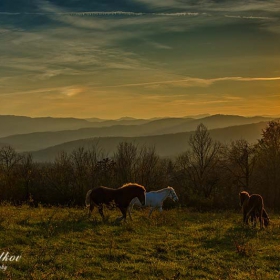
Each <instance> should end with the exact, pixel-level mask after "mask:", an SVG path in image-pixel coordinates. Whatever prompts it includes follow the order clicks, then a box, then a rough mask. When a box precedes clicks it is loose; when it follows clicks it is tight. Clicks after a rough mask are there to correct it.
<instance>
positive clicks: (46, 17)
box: [0, 0, 280, 119]
mask: <svg viewBox="0 0 280 280" xmlns="http://www.w3.org/2000/svg"><path fill="white" fill-rule="evenodd" d="M0 42H1V43H0V61H1V68H0V115H21V116H31V117H44V116H52V117H76V118H91V117H98V118H105V119H115V118H120V117H124V116H130V117H135V118H152V117H165V116H170V117H180V116H188V115H196V114H206V113H208V114H234V115H243V116H254V115H279V114H280V113H279V112H280V5H279V0H266V1H261V0H258V1H256V0H248V1H233V0H212V1H210V0H118V1H113V0H79V1H77V0H51V1H45V0H28V1H26V0H13V1H11V0H1V2H0Z"/></svg>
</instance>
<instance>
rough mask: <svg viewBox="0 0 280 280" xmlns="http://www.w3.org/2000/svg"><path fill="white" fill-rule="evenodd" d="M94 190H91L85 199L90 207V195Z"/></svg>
mask: <svg viewBox="0 0 280 280" xmlns="http://www.w3.org/2000/svg"><path fill="white" fill-rule="evenodd" d="M91 192H92V190H89V191H88V192H87V194H86V200H85V204H86V207H87V208H88V207H89V206H90V195H91Z"/></svg>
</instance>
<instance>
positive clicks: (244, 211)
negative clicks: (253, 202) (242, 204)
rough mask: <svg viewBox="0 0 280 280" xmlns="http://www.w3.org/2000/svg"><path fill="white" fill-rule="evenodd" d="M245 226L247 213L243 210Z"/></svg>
mask: <svg viewBox="0 0 280 280" xmlns="http://www.w3.org/2000/svg"><path fill="white" fill-rule="evenodd" d="M243 224H246V211H245V209H243Z"/></svg>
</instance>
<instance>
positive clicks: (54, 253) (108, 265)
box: [0, 205, 280, 280]
mask: <svg viewBox="0 0 280 280" xmlns="http://www.w3.org/2000/svg"><path fill="white" fill-rule="evenodd" d="M105 213H106V218H107V221H106V222H104V223H103V222H101V218H100V216H99V213H98V212H97V210H96V209H95V210H94V212H93V215H92V218H91V219H88V218H87V211H86V209H75V208H58V207H53V208H42V207H39V208H36V209H32V208H29V207H28V206H22V207H13V206H9V205H2V206H0V222H1V223H0V243H1V246H0V255H1V254H2V252H9V254H10V255H15V256H18V255H20V256H21V259H20V260H19V261H18V262H16V261H12V262H6V261H0V267H1V265H2V268H1V270H0V279H36V280H39V279H59V280H62V279H242V280H244V279H265V280H266V279H280V217H279V215H277V214H272V215H270V216H271V220H272V222H271V225H270V226H269V228H267V229H265V230H260V229H259V228H258V227H257V228H249V227H243V226H242V223H241V213H234V212H224V213H198V212H191V211H189V210H188V209H186V208H182V209H173V210H168V211H164V212H163V213H162V214H160V213H158V212H154V213H153V215H152V217H151V218H150V219H148V218H147V214H148V212H147V210H144V211H134V213H133V221H132V222H130V221H128V222H127V223H124V224H119V225H116V224H114V223H113V221H114V219H115V218H116V217H117V216H119V214H120V213H119V212H118V210H114V211H109V210H106V211H105ZM3 265H5V266H7V268H6V270H4V268H3Z"/></svg>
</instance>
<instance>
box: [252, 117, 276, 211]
mask: <svg viewBox="0 0 280 280" xmlns="http://www.w3.org/2000/svg"><path fill="white" fill-rule="evenodd" d="M256 150H257V165H258V172H257V174H256V175H257V176H258V178H256V184H257V185H258V188H259V190H260V192H261V193H263V195H264V196H265V197H267V198H268V199H269V201H270V203H271V205H272V206H274V207H278V208H279V203H280V122H279V121H271V122H269V123H268V125H267V127H266V128H265V129H264V130H263V132H262V138H261V139H260V140H259V141H258V144H257V145H256Z"/></svg>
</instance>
